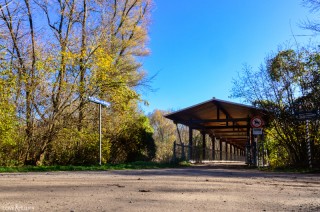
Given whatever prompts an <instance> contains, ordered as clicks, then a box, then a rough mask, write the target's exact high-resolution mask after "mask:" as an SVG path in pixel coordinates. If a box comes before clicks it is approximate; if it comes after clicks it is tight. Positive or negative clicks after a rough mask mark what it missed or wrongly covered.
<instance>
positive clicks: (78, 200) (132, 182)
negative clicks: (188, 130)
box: [0, 164, 320, 212]
mask: <svg viewBox="0 0 320 212" xmlns="http://www.w3.org/2000/svg"><path fill="white" fill-rule="evenodd" d="M241 167H242V166H236V165H226V166H224V165H221V164H209V165H208V164H207V165H202V166H196V167H190V168H178V169H155V170H122V171H101V172H49V173H2V174H0V211H70V212H71V211H74V212H76V211H161V212H164V211H320V175H319V174H288V173H269V172H261V171H257V170H253V169H244V168H241Z"/></svg>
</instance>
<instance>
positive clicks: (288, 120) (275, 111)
mask: <svg viewBox="0 0 320 212" xmlns="http://www.w3.org/2000/svg"><path fill="white" fill-rule="evenodd" d="M319 55H320V53H319V52H318V51H317V50H313V51H311V50H306V49H299V51H294V50H291V49H288V50H284V51H279V52H278V53H277V54H276V55H274V56H273V57H270V58H268V59H267V60H266V64H265V67H264V66H261V68H260V69H259V70H258V71H256V72H255V71H253V70H252V69H251V68H249V67H248V66H246V67H244V72H243V76H241V77H240V78H239V79H238V80H237V81H235V84H234V88H233V96H234V97H238V98H239V97H240V98H243V99H245V101H247V102H250V103H252V104H254V105H255V106H257V107H259V108H262V109H264V110H265V111H266V113H267V117H268V118H269V120H267V122H268V125H267V126H266V127H267V135H266V141H267V150H268V153H269V155H268V156H269V160H270V161H269V162H270V164H271V165H272V166H286V165H291V166H308V155H307V152H308V151H307V142H306V139H305V137H306V133H305V127H306V126H305V122H302V121H299V120H298V119H297V117H296V116H295V113H296V112H297V111H298V110H301V109H302V110H304V111H310V110H319V107H318V105H319V104H320V102H319V92H318V91H319V79H320V72H319V71H318V70H319V66H318V64H319V62H318V58H319ZM319 127H320V125H319V123H318V121H312V122H310V136H311V139H312V140H313V139H314V140H315V141H317V140H318V139H317V138H318V136H319V135H318V133H317V132H318V131H319ZM313 149H314V155H319V152H318V151H319V150H318V143H316V142H315V145H314V148H313ZM314 162H315V165H319V161H318V159H315V158H314Z"/></svg>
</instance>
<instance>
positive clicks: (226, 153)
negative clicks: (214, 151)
mask: <svg viewBox="0 0 320 212" xmlns="http://www.w3.org/2000/svg"><path fill="white" fill-rule="evenodd" d="M225 144H226V160H228V143H227V141H226V142H225Z"/></svg>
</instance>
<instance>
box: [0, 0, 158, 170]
mask: <svg viewBox="0 0 320 212" xmlns="http://www.w3.org/2000/svg"><path fill="white" fill-rule="evenodd" d="M2 6H3V7H1V9H0V10H1V14H2V15H1V17H0V25H1V35H0V36H1V39H0V59H1V60H0V161H1V162H0V164H2V165H10V164H13V163H14V164H25V165H29V164H30V165H51V164H59V165H67V164H74V165H83V164H96V163H98V161H99V158H98V157H99V148H98V147H99V145H98V142H99V139H98V131H97V127H96V126H97V125H96V124H97V121H96V120H97V117H98V116H97V114H98V112H97V109H96V107H92V103H89V102H88V100H87V99H88V96H96V97H98V98H101V99H103V100H106V101H108V102H110V103H111V106H110V108H108V109H103V112H102V113H103V114H102V116H103V127H104V128H103V129H102V131H103V138H102V155H103V158H102V162H103V163H109V162H116V161H117V162H123V161H133V160H151V159H152V158H153V157H154V152H155V150H154V145H153V140H152V131H151V128H150V125H149V123H148V120H147V118H146V117H144V116H143V115H141V112H140V111H139V110H138V109H137V103H138V101H140V100H141V99H140V98H141V97H140V94H139V92H138V91H139V89H138V88H141V86H143V85H146V84H145V83H146V82H147V80H146V74H145V72H144V70H143V69H142V64H141V60H140V57H142V56H146V55H148V52H149V50H148V49H147V47H146V42H147V40H148V36H147V30H148V27H147V26H148V23H149V16H150V12H151V11H150V9H151V0H141V1H111V0H106V1H86V0H79V1H66V0H62V1H57V0H53V2H48V1H40V2H35V1H17V2H12V3H10V2H9V3H8V2H7V3H4V5H2ZM20 8H25V10H21V9H20ZM89 8H91V9H89ZM92 8H94V10H92ZM26 11H28V12H26ZM12 20H14V21H12ZM39 20H43V21H39ZM38 29H41V30H38Z"/></svg>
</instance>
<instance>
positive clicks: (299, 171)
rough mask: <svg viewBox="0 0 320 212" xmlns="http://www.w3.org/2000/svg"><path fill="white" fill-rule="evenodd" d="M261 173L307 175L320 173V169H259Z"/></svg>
mask: <svg viewBox="0 0 320 212" xmlns="http://www.w3.org/2000/svg"><path fill="white" fill-rule="evenodd" d="M259 170H261V171H269V172H286V173H305V174H308V173H310V174H313V173H320V169H319V168H313V169H310V168H301V167H262V168H259Z"/></svg>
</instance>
